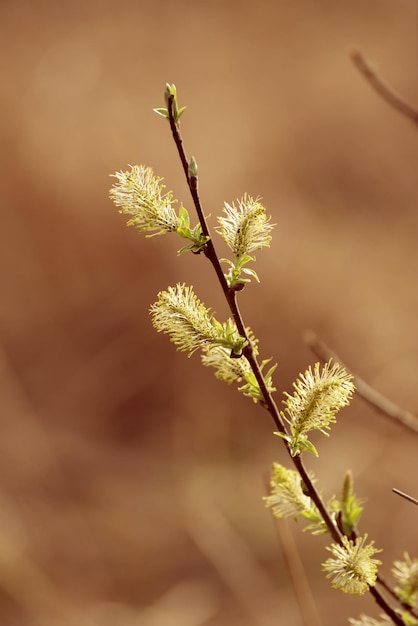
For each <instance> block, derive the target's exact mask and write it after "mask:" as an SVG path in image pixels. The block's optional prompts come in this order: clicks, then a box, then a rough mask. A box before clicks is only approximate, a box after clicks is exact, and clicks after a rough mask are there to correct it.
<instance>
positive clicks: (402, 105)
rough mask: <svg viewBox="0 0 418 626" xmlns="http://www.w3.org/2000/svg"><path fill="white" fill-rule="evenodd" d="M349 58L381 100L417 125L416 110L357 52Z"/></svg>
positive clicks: (353, 52) (354, 51) (352, 52)
mask: <svg viewBox="0 0 418 626" xmlns="http://www.w3.org/2000/svg"><path fill="white" fill-rule="evenodd" d="M350 58H351V60H352V62H353V63H354V65H355V66H356V68H357V69H358V70H359V71H360V72H361V74H363V76H364V78H365V79H366V80H367V82H368V83H369V85H371V87H372V88H373V89H374V90H375V91H376V92H377V93H378V94H379V96H381V97H382V98H383V100H385V101H386V102H387V103H388V104H389V105H390V106H391V107H392V108H394V109H396V110H397V111H398V112H399V113H401V114H402V115H404V116H405V117H407V118H409V119H410V120H411V121H412V122H413V123H414V124H418V110H417V109H415V108H414V107H413V106H411V105H410V104H409V103H408V102H406V101H405V100H403V98H401V97H400V96H398V94H397V93H395V91H394V90H393V89H392V87H390V86H388V85H386V83H384V82H383V80H382V79H381V78H380V77H379V76H378V75H377V74H376V72H375V71H374V70H373V69H372V67H371V65H370V64H369V62H368V61H366V59H365V58H364V57H363V55H362V54H361V52H360V51H359V50H356V49H354V50H352V51H351V52H350Z"/></svg>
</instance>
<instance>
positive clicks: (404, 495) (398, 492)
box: [392, 488, 418, 505]
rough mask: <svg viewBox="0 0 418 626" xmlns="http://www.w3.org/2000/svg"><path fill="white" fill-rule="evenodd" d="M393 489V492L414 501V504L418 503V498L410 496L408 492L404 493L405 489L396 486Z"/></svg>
mask: <svg viewBox="0 0 418 626" xmlns="http://www.w3.org/2000/svg"><path fill="white" fill-rule="evenodd" d="M392 491H393V493H396V494H397V495H398V496H401V497H402V498H405V500H408V501H409V502H412V504H416V505H418V500H417V499H416V498H413V497H412V496H409V495H408V494H407V493H404V492H403V491H400V490H399V489H395V488H393V489H392Z"/></svg>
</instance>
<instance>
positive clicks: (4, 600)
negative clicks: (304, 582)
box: [0, 0, 418, 626]
mask: <svg viewBox="0 0 418 626" xmlns="http://www.w3.org/2000/svg"><path fill="white" fill-rule="evenodd" d="M0 24H1V26H0V29H1V38H0V48H1V59H2V61H1V68H0V90H1V110H2V114H1V121H0V124H1V137H2V150H1V155H0V158H1V178H2V184H1V213H0V220H1V247H0V253H1V266H0V275H1V284H0V288H1V309H0V333H1V351H0V368H1V407H2V408H1V415H0V433H1V436H0V622H1V624H3V625H4V626H61V625H63V626H76V625H77V626H114V625H117V626H134V625H135V626H138V625H139V626H180V625H181V626H226V625H228V626H235V625H240V626H247V625H248V626H250V625H256V626H270V624H275V625H277V624H292V625H294V626H299V625H301V624H303V621H302V617H301V612H300V607H299V606H298V602H297V600H296V598H295V595H294V591H293V587H292V585H291V583H290V582H289V574H288V571H287V568H286V564H285V560H284V558H283V549H282V547H281V544H280V539H279V537H278V533H277V529H276V528H275V526H274V523H273V520H272V518H271V515H270V513H269V511H266V510H265V508H264V505H263V502H262V500H261V498H262V496H263V495H264V494H265V481H266V477H267V476H268V473H269V470H270V466H271V463H272V462H273V461H274V460H278V461H282V462H285V461H286V457H285V456H284V454H283V450H282V447H281V444H280V441H279V440H278V439H277V438H276V437H273V435H272V431H273V430H274V426H273V424H272V422H271V421H270V419H269V417H268V415H267V414H266V413H264V412H263V410H262V409H261V408H260V407H258V406H256V405H254V404H253V403H252V402H251V401H249V400H247V399H246V398H243V397H241V396H239V395H238V394H237V393H236V392H235V390H234V389H231V388H229V387H226V386H223V384H222V383H221V382H219V381H216V379H214V377H213V375H212V372H211V371H209V370H205V369H204V368H202V367H200V365H199V360H198V357H197V356H194V357H193V358H191V359H187V358H186V357H185V356H184V355H182V354H180V353H177V352H176V351H175V350H174V348H173V346H172V345H171V344H170V343H169V341H168V338H167V337H165V336H163V335H158V334H156V333H155V332H154V330H153V329H152V326H151V323H150V319H149V315H148V309H149V306H150V304H151V303H152V302H153V301H154V300H155V298H156V294H157V292H158V291H159V290H161V289H165V288H166V287H167V286H168V285H172V284H175V283H176V282H177V281H181V282H183V281H185V282H187V283H190V284H193V285H194V287H195V289H196V291H197V293H198V294H199V296H200V297H201V299H203V300H204V301H205V302H206V304H208V305H209V306H211V307H212V308H213V309H214V310H215V311H216V312H217V315H218V317H219V318H223V317H225V316H226V315H227V311H226V308H225V304H224V303H223V301H222V297H221V295H220V292H219V288H218V286H217V284H216V280H215V277H214V275H213V274H212V272H211V268H210V267H209V266H208V264H207V263H205V259H204V258H203V257H200V256H199V257H195V256H191V255H190V256H188V255H184V256H182V257H177V255H176V251H177V249H178V248H179V247H180V246H179V242H178V241H176V240H175V239H174V237H169V236H167V237H156V238H154V239H145V238H143V237H140V236H138V235H137V233H136V232H135V231H134V230H132V229H128V228H126V227H125V219H124V218H123V217H122V216H120V215H118V213H117V211H116V210H115V207H114V206H113V205H112V203H111V202H110V200H109V199H108V190H109V187H110V185H111V183H112V179H111V178H110V177H109V175H110V174H111V173H112V172H115V171H116V170H121V169H127V166H128V164H136V163H138V164H139V163H145V164H147V165H150V166H152V167H153V168H154V170H155V171H156V173H158V174H159V175H161V176H164V178H165V182H166V184H167V187H168V188H169V189H172V190H173V191H174V192H175V194H176V196H177V197H179V198H180V199H181V200H182V201H183V202H184V203H185V204H186V206H188V205H190V202H189V199H188V196H187V191H186V188H185V184H184V180H183V176H182V171H181V168H180V164H179V162H178V160H177V158H176V153H175V149H174V146H173V144H172V141H171V138H170V135H169V131H168V127H167V125H166V123H165V122H164V120H162V118H160V117H158V116H156V115H155V114H154V113H152V108H153V107H158V106H163V91H164V86H165V83H166V82H173V83H175V84H176V85H177V88H178V92H179V100H180V104H181V105H183V104H186V105H187V106H188V110H187V112H186V114H185V115H184V117H183V121H182V129H183V135H184V140H185V145H186V149H187V151H188V153H189V154H194V156H195V157H196V159H197V161H198V163H199V173H200V191H201V197H202V202H203V204H204V207H205V211H206V213H207V214H211V216H212V217H211V223H212V224H214V223H215V217H216V215H217V214H218V213H219V212H220V210H221V208H222V205H223V201H224V200H226V201H228V202H230V201H232V200H234V199H235V198H237V197H240V196H242V194H243V193H244V192H248V193H250V194H252V195H254V196H257V195H260V196H262V197H263V201H264V204H265V205H266V207H267V210H268V212H269V213H270V214H271V215H272V220H273V221H274V222H275V223H276V224H277V227H276V229H275V234H274V239H273V243H272V246H271V248H270V249H268V250H266V251H263V252H262V253H259V255H258V259H257V272H258V274H259V276H260V278H261V283H260V284H252V285H251V286H250V287H249V288H247V289H246V290H245V291H244V292H243V293H242V294H241V295H240V304H241V308H242V312H243V314H244V317H245V320H246V323H247V324H249V325H251V327H252V328H253V330H254V332H255V333H256V335H257V336H258V337H259V339H260V348H261V351H262V354H263V356H265V357H269V356H273V358H274V359H275V360H277V362H278V369H277V372H276V375H275V381H276V386H277V389H278V396H277V399H278V402H280V399H281V392H282V391H283V390H289V391H290V389H291V385H292V381H293V380H294V379H295V378H296V376H297V375H298V373H299V372H300V371H303V370H304V369H305V368H306V367H307V366H308V365H309V364H312V363H314V362H315V357H314V355H313V354H312V353H311V352H310V350H309V348H308V347H307V346H306V345H305V343H304V341H303V332H304V330H305V329H309V328H310V329H313V330H314V331H315V332H317V333H318V334H319V335H320V336H321V337H322V338H323V339H324V340H326V341H327V343H328V344H330V345H331V346H332V347H333V348H334V349H335V350H336V351H337V352H338V353H339V354H340V356H341V358H342V359H343V360H344V361H345V362H346V364H347V365H349V366H350V367H351V368H352V369H353V370H354V371H355V372H357V373H358V374H359V375H361V376H362V377H364V378H365V379H366V380H367V381H368V382H369V383H370V384H372V385H373V386H374V387H375V388H376V389H377V390H379V391H380V392H382V393H384V394H385V395H387V396H388V397H390V398H391V399H392V400H393V401H395V402H397V403H398V404H400V405H401V406H403V407H404V408H406V409H409V410H410V411H418V387H417V383H416V381H417V370H418V333H417V312H418V290H417V285H416V276H417V270H418V250H417V245H416V241H417V229H418V218H417V197H418V189H417V174H416V172H417V165H416V164H417V158H418V129H417V128H416V127H414V126H413V125H412V124H411V123H410V122H409V121H408V120H406V119H405V118H402V117H401V116H400V115H399V114H398V113H397V112H395V111H394V110H392V109H391V108H390V107H389V106H388V105H387V104H386V103H384V102H383V101H382V100H381V99H379V97H378V96H377V95H376V94H375V93H374V92H373V91H372V90H371V88H370V87H369V85H368V84H367V83H366V82H365V80H364V79H363V77H362V76H361V75H360V74H359V73H358V71H357V70H356V69H355V68H354V67H353V66H352V64H351V62H350V60H349V57H348V51H349V49H350V47H351V46H353V45H356V46H358V47H359V48H360V49H361V50H362V51H363V52H364V54H365V55H366V56H367V58H369V59H370V60H371V61H373V62H375V63H376V67H377V69H378V71H379V72H380V73H381V75H382V76H383V77H384V78H385V80H387V81H388V82H389V83H390V84H391V85H393V86H394V87H395V88H396V90H397V91H399V92H400V93H402V94H403V95H404V96H405V98H406V99H407V100H409V101H410V102H411V103H415V104H418V86H417V80H416V78H417V42H418V32H417V3H416V2H415V0H396V1H394V0H354V1H353V0H341V1H339V2H335V0H316V1H314V0H300V1H298V2H295V1H291V0H276V1H275V2H273V1H270V0H259V1H258V2H250V1H249V0H211V1H206V2H203V1H199V0H194V1H193V2H192V1H188V0H177V1H176V2H168V0H160V1H159V2H151V1H150V0H149V1H144V0H137V1H136V2H134V1H133V0H118V2H110V1H107V0H103V1H100V0H90V1H88V2H85V1H81V0H72V1H71V2H69V1H60V0H34V1H33V0H1V3H0ZM220 250H222V246H220ZM315 442H316V443H317V445H318V449H319V452H320V457H319V459H314V458H312V459H307V462H308V464H309V466H310V467H311V468H312V470H313V471H314V472H315V473H316V475H317V477H318V480H319V485H320V486H321V489H322V490H323V493H324V495H326V496H330V495H332V493H338V492H339V490H340V487H341V482H342V478H343V475H344V472H345V470H346V469H347V468H351V469H352V470H353V472H354V476H355V479H356V484H357V492H358V494H359V495H361V496H364V497H367V499H368V503H367V508H366V511H365V513H364V516H363V519H362V523H361V528H360V529H361V530H362V531H367V532H368V533H369V536H370V537H371V538H374V539H375V541H376V544H377V545H378V546H379V547H382V548H383V549H384V552H383V553H382V555H381V558H382V560H383V561H384V565H383V569H382V572H383V573H384V574H385V575H387V576H388V577H389V576H390V565H391V561H392V560H393V559H395V558H401V556H402V553H403V551H405V550H409V551H410V553H411V555H413V556H416V552H415V549H416V539H417V519H418V518H417V513H416V510H415V508H414V507H413V505H411V504H408V503H407V502H404V501H402V500H400V499H399V498H397V497H396V496H394V495H393V494H392V493H391V488H392V487H398V488H400V489H402V490H404V491H407V492H409V493H412V494H413V495H414V494H415V496H416V495H417V489H418V486H417V482H418V481H417V468H418V461H417V453H416V451H417V443H418V441H417V439H416V436H415V435H414V434H412V433H409V432H406V431H404V430H402V429H401V428H400V427H398V426H397V425H394V424H391V423H390V422H389V421H388V420H387V419H385V418H382V417H381V416H380V415H378V414H377V412H376V411H374V410H373V409H371V408H370V407H368V406H366V405H365V404H364V403H362V402H361V401H360V400H357V399H356V400H354V401H353V403H352V406H351V407H350V408H349V409H346V410H345V411H344V412H343V413H342V415H341V417H340V419H339V422H338V424H337V425H336V426H335V427H334V429H333V432H332V437H331V438H330V439H326V438H324V437H323V436H320V437H318V438H316V439H315ZM301 530H302V528H301V525H300V524H298V525H295V524H291V525H290V531H291V533H292V535H293V536H294V538H295V540H296V544H297V546H298V549H299V552H300V558H301V560H302V563H303V566H304V568H305V572H306V575H307V577H308V580H309V585H310V589H311V592H312V594H313V597H314V601H315V604H316V607H317V611H318V615H319V619H320V623H322V624H323V625H324V626H331V625H332V626H337V625H340V624H341V625H342V624H346V623H347V618H348V616H357V615H358V614H359V613H361V612H365V613H370V614H373V615H375V616H376V615H377V614H378V610H377V607H375V606H374V603H373V602H372V600H371V599H370V598H369V597H364V598H361V599H359V598H355V599H353V598H349V597H345V596H343V594H340V593H338V592H336V591H332V590H331V589H330V586H329V584H328V582H327V581H326V580H325V579H324V575H323V574H322V573H321V571H320V563H321V562H322V561H323V560H324V559H325V558H326V552H325V549H324V548H325V545H326V543H327V539H326V538H323V537H319V538H314V539H313V538H312V537H311V536H307V535H305V534H303V533H302V532H301ZM282 532H283V531H282ZM286 542H287V540H286Z"/></svg>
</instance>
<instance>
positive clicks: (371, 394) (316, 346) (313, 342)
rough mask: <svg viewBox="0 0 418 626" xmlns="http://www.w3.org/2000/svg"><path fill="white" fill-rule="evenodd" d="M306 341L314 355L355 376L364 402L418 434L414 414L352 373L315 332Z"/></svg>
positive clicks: (417, 425)
mask: <svg viewBox="0 0 418 626" xmlns="http://www.w3.org/2000/svg"><path fill="white" fill-rule="evenodd" d="M304 339H305V341H306V343H307V344H308V346H309V347H310V348H311V350H312V351H313V352H314V354H316V356H317V357H319V358H320V359H321V360H323V361H324V362H326V361H329V359H333V360H334V361H337V362H338V363H339V364H340V365H341V366H343V367H344V368H345V369H346V370H347V372H350V373H351V374H352V375H353V376H354V382H355V385H356V391H357V393H358V395H359V396H361V397H362V398H363V400H365V401H366V402H368V403H369V404H370V405H371V406H373V407H374V408H376V409H378V410H379V411H380V412H381V413H382V414H383V415H385V417H387V418H389V419H390V420H392V421H393V422H396V423H397V424H400V425H401V426H403V427H404V428H407V429H408V430H409V431H412V432H414V433H415V434H418V418H417V417H416V416H415V415H413V413H410V412H409V411H405V410H404V409H402V408H400V407H399V406H398V405H397V404H395V403H394V402H392V401H391V400H388V399H387V398H385V397H384V396H382V394H380V393H379V392H378V391H376V390H375V389H373V387H370V385H368V384H367V383H366V382H365V381H364V380H362V379H361V378H360V377H359V376H357V374H355V373H354V372H352V371H350V369H349V368H348V367H347V366H346V365H344V363H343V362H342V361H341V359H340V357H339V356H338V355H337V354H336V353H335V352H334V351H333V350H331V348H329V347H328V346H327V345H326V344H325V343H324V342H323V341H322V339H320V338H319V337H318V336H317V335H316V334H315V333H314V332H312V331H308V332H306V333H305V337H304Z"/></svg>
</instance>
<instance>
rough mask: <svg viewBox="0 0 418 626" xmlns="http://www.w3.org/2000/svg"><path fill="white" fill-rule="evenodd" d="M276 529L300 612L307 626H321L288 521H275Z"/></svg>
mask: <svg viewBox="0 0 418 626" xmlns="http://www.w3.org/2000/svg"><path fill="white" fill-rule="evenodd" d="M275 521H276V524H275V528H276V530H277V536H278V538H279V541H280V545H281V548H282V552H283V556H284V559H285V561H286V565H287V569H288V572H289V576H290V579H291V581H292V585H293V589H294V591H295V595H296V598H297V601H298V605H299V610H300V613H301V615H302V618H303V622H304V624H305V626H321V624H322V622H321V619H320V617H319V614H318V610H317V608H316V604H315V600H314V598H313V595H312V591H311V588H310V586H309V582H308V579H307V577H306V573H305V569H304V567H303V564H302V561H301V558H300V554H299V551H298V548H297V545H296V541H295V539H294V536H293V533H292V531H291V529H290V528H289V523H288V521H287V520H286V519H281V520H275Z"/></svg>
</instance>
